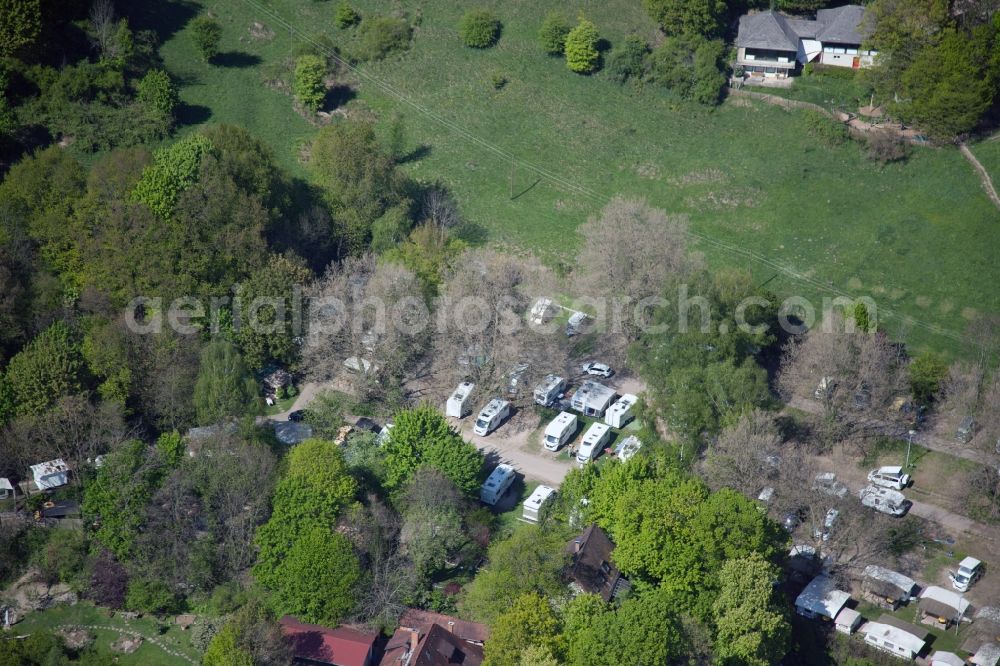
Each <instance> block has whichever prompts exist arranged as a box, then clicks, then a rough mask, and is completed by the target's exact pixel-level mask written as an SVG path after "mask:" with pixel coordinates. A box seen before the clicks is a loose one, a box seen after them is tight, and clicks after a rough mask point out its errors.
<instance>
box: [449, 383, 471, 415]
mask: <svg viewBox="0 0 1000 666" xmlns="http://www.w3.org/2000/svg"><path fill="white" fill-rule="evenodd" d="M474 388H476V385H475V384H473V383H472V382H462V383H461V384H459V385H458V387H457V388H456V389H455V392H454V393H452V394H451V397H449V398H448V404H447V405H445V410H444V413H445V416H451V417H454V418H456V419H461V418H465V415H466V414H468V413H469V412H471V411H472V407H471V405H470V404H469V402H470V401H469V398H470V397H471V396H472V389H474Z"/></svg>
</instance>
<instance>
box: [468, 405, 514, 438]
mask: <svg viewBox="0 0 1000 666" xmlns="http://www.w3.org/2000/svg"><path fill="white" fill-rule="evenodd" d="M508 416H510V403H509V402H507V401H506V400H501V399H500V398H493V399H492V400H490V401H489V402H488V403H486V406H485V407H483V411H481V412H479V416H478V417H477V418H476V425H475V427H474V428H473V429H472V432H474V433H476V434H477V435H479V436H480V437H485V436H486V435H488V434H490V433H491V432H493V431H494V430H496V429H497V428H499V427H500V424H501V423H503V421H504V419H506V418H507V417H508Z"/></svg>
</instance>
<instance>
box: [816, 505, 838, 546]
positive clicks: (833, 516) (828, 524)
mask: <svg viewBox="0 0 1000 666" xmlns="http://www.w3.org/2000/svg"><path fill="white" fill-rule="evenodd" d="M839 515H840V511H838V510H837V509H830V510H829V511H827V512H826V518H824V519H823V528H822V529H820V528H819V527H817V528H816V529H814V530H813V538H815V539H823V541H829V540H830V532H831V530H833V526H834V524H835V523H836V522H837V516H839Z"/></svg>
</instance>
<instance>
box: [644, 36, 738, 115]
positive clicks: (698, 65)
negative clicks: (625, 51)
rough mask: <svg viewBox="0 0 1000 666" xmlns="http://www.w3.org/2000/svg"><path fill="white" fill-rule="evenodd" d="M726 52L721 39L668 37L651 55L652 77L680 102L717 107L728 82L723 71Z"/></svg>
mask: <svg viewBox="0 0 1000 666" xmlns="http://www.w3.org/2000/svg"><path fill="white" fill-rule="evenodd" d="M723 52H724V47H723V45H722V42H721V41H719V40H709V39H705V38H703V37H698V36H696V35H695V36H686V37H668V38H666V39H665V40H663V43H662V44H660V45H659V46H658V47H656V50H655V51H653V54H652V55H651V56H650V59H649V62H650V74H651V76H652V79H653V80H654V81H656V82H657V83H659V84H661V85H664V86H666V87H667V88H669V89H670V91H671V92H672V93H674V94H675V95H677V96H678V97H680V98H681V99H687V100H692V101H696V102H700V103H702V104H714V103H717V102H718V101H719V93H720V92H721V90H722V86H724V85H725V83H726V76H725V74H723V73H722V70H721V69H720V67H721V60H722V57H723Z"/></svg>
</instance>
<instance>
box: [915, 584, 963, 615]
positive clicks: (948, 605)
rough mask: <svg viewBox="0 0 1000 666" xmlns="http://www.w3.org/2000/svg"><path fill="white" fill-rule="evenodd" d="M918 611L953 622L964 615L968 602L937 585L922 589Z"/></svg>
mask: <svg viewBox="0 0 1000 666" xmlns="http://www.w3.org/2000/svg"><path fill="white" fill-rule="evenodd" d="M918 605H919V606H920V610H922V611H924V612H925V613H930V614H931V615H937V616H938V617H943V618H945V619H948V620H954V619H955V618H956V616H958V615H965V613H966V611H968V610H969V601H968V599H966V598H965V597H963V596H961V595H959V594H957V593H955V592H952V591H951V590H946V589H944V588H943V587H938V586H937V585H931V586H929V587H926V588H924V591H923V592H921V593H920V602H919V604H918Z"/></svg>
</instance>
